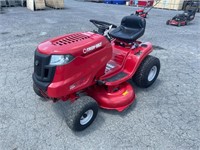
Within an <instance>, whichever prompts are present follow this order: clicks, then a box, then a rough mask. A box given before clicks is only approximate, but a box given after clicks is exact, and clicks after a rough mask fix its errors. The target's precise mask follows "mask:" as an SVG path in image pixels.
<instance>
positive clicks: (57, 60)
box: [49, 55, 74, 65]
mask: <svg viewBox="0 0 200 150" xmlns="http://www.w3.org/2000/svg"><path fill="white" fill-rule="evenodd" d="M73 59H74V57H73V56H72V55H51V60H50V63H49V64H50V65H64V64H68V63H69V62H71V61H72V60H73Z"/></svg>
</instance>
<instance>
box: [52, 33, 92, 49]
mask: <svg viewBox="0 0 200 150" xmlns="http://www.w3.org/2000/svg"><path fill="white" fill-rule="evenodd" d="M88 38H89V36H87V35H83V34H81V33H76V34H72V35H68V36H65V37H64V38H61V39H58V40H56V41H53V45H56V46H62V45H68V44H72V43H74V42H78V41H83V40H85V39H88Z"/></svg>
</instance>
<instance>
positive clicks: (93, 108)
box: [66, 96, 98, 131]
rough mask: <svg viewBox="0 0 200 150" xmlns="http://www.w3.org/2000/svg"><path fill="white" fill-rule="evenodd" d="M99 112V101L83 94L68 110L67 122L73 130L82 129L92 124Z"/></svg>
mask: <svg viewBox="0 0 200 150" xmlns="http://www.w3.org/2000/svg"><path fill="white" fill-rule="evenodd" d="M97 114H98V104H97V102H96V101H95V100H94V99H93V98H91V97H89V96H83V97H80V98H78V99H77V100H76V101H74V102H73V103H72V104H71V106H70V108H69V109H68V110H67V120H66V122H67V125H68V126H69V128H70V129H71V130H73V131H82V130H84V129H86V128H87V127H88V126H89V125H91V124H92V122H93V121H94V120H95V118H96V116H97Z"/></svg>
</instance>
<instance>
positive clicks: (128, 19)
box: [110, 15, 146, 43]
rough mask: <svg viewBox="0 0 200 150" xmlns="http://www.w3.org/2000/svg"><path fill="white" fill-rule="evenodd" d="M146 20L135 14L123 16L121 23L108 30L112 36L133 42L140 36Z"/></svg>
mask: <svg viewBox="0 0 200 150" xmlns="http://www.w3.org/2000/svg"><path fill="white" fill-rule="evenodd" d="M145 26H146V21H145V19H144V18H142V17H138V16H136V15H131V16H125V17H124V18H123V19H122V21H121V25H120V26H119V27H117V28H116V29H114V30H113V31H111V32H110V35H111V36H112V37H113V38H116V39H119V40H122V41H124V42H127V43H129V42H134V41H136V40H137V39H138V38H140V37H141V36H142V35H143V34H144V31H145Z"/></svg>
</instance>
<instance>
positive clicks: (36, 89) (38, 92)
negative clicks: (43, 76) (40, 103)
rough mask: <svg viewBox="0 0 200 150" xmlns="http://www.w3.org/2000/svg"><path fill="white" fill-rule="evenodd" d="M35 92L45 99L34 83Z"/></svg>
mask: <svg viewBox="0 0 200 150" xmlns="http://www.w3.org/2000/svg"><path fill="white" fill-rule="evenodd" d="M33 91H34V92H35V94H37V96H39V97H41V98H44V96H43V95H42V93H41V92H40V90H39V89H38V88H37V87H36V85H35V84H34V83H33Z"/></svg>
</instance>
